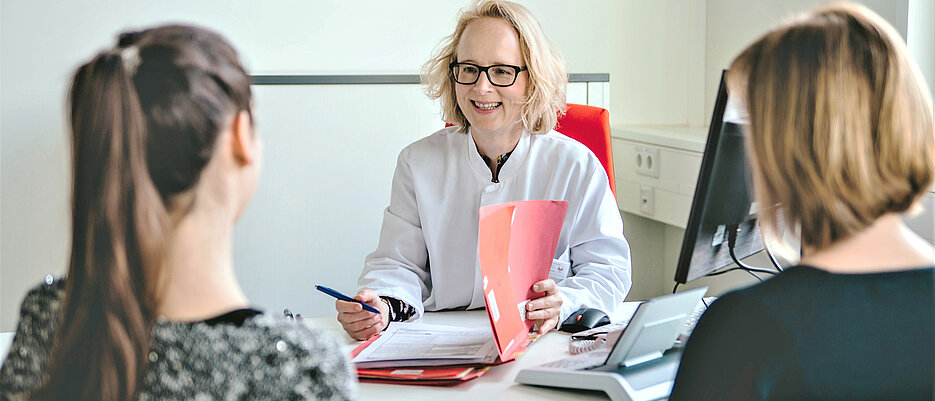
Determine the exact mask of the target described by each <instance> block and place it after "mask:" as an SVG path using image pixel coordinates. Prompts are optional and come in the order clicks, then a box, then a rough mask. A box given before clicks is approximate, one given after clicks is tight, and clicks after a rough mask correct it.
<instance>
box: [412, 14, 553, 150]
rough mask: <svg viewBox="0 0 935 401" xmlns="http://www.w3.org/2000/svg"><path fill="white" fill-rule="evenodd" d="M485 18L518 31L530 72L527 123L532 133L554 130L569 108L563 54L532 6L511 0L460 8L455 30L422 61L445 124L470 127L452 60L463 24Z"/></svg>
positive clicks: (525, 107)
mask: <svg viewBox="0 0 935 401" xmlns="http://www.w3.org/2000/svg"><path fill="white" fill-rule="evenodd" d="M481 18H500V19H502V20H504V21H506V22H507V23H508V24H510V25H511V26H512V27H513V29H515V30H516V33H517V35H518V36H519V44H520V51H521V52H522V55H523V62H524V63H525V64H526V66H527V67H528V70H527V72H528V73H529V85H528V86H527V87H526V101H525V103H524V104H523V111H522V123H523V127H524V128H525V129H526V131H528V132H531V133H534V134H543V133H547V132H549V131H551V130H552V129H553V128H555V124H556V122H557V121H558V117H559V116H561V115H562V114H564V112H565V87H566V86H567V85H568V76H567V74H566V72H565V59H564V58H563V57H562V55H561V53H560V52H559V51H558V49H557V48H556V47H555V46H554V45H553V44H552V42H550V41H549V39H548V38H547V37H546V36H545V33H544V32H543V31H542V27H541V26H540V25H539V23H538V22H537V21H536V20H535V18H533V16H532V14H531V13H530V12H529V10H527V9H526V8H525V7H523V6H521V5H519V4H516V3H513V2H509V1H501V0H479V1H475V2H474V3H473V4H472V5H471V6H469V7H468V8H466V9H464V10H462V11H461V13H460V14H459V17H458V25H457V27H455V31H454V33H452V34H451V35H450V36H448V37H446V38H444V39H442V41H441V42H440V43H439V46H438V50H437V51H436V53H435V54H434V55H433V56H432V58H431V59H430V60H429V61H428V62H426V63H425V65H423V66H422V84H423V85H424V86H425V93H426V94H427V95H428V96H429V97H430V98H432V99H439V100H440V101H441V108H442V119H443V120H444V121H445V122H446V123H450V124H454V125H456V126H459V127H460V129H459V130H460V131H461V132H465V133H466V132H467V130H468V127H470V122H469V121H468V120H467V118H465V117H464V113H462V112H461V109H460V108H459V107H458V99H457V97H456V95H455V85H456V84H455V81H454V79H453V78H452V76H451V71H450V69H449V67H448V65H449V64H451V63H452V62H455V61H457V57H458V55H457V49H458V43H459V42H460V41H461V36H462V34H464V30H465V28H467V26H468V25H469V24H470V23H471V22H474V21H476V20H478V19H481Z"/></svg>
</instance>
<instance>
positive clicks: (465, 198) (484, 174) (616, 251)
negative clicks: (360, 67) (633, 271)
mask: <svg viewBox="0 0 935 401" xmlns="http://www.w3.org/2000/svg"><path fill="white" fill-rule="evenodd" d="M423 82H424V83H425V85H426V87H427V93H428V94H429V96H430V97H432V98H436V99H439V100H440V102H441V106H442V110H443V118H444V119H445V121H446V122H449V123H451V124H453V125H454V126H452V127H449V128H445V129H442V130H440V131H438V132H436V133H435V134H432V135H430V136H428V137H426V138H423V139H421V140H419V141H417V142H415V143H413V144H411V145H409V146H408V147H406V148H405V149H403V151H402V152H401V153H400V155H399V159H398V161H397V165H396V173H395V176H394V178H393V187H392V194H391V197H390V205H389V206H388V207H387V208H386V210H385V212H384V217H383V229H382V231H381V233H380V242H379V245H378V246H377V249H376V250H375V251H374V252H373V253H372V254H370V255H369V256H368V257H367V258H366V263H365V266H364V269H363V272H362V273H361V276H360V280H359V285H360V288H361V290H360V292H359V293H358V294H357V296H356V299H358V300H361V301H364V302H366V303H367V304H369V305H372V306H374V307H376V308H377V309H378V310H380V314H379V315H377V314H371V313H369V312H366V311H363V310H362V307H361V305H359V304H356V303H351V302H344V301H338V302H337V303H336V305H335V308H336V309H337V311H338V321H339V322H341V324H342V325H343V327H344V330H345V331H347V332H348V334H350V335H351V337H354V338H357V339H366V338H368V337H370V336H372V335H373V334H376V333H378V332H380V331H382V330H383V329H385V328H386V327H387V325H388V324H389V322H391V321H408V320H414V319H418V318H419V317H420V316H421V315H422V313H423V312H424V311H437V310H449V309H474V308H481V307H484V296H483V293H482V291H481V280H480V269H479V266H478V262H477V232H478V210H479V209H480V208H481V207H482V206H486V205H492V204H497V203H502V202H509V201H518V200H531V199H550V200H566V201H568V212H567V214H566V216H565V220H564V222H563V226H562V232H561V235H560V237H559V243H558V247H557V249H556V250H555V255H554V261H553V263H552V269H551V271H550V274H549V279H547V280H544V281H540V282H538V283H535V284H534V285H533V290H534V291H536V292H539V293H542V296H541V297H540V298H538V299H534V300H532V301H530V302H529V303H528V304H527V306H526V308H527V319H530V320H537V321H538V327H539V331H540V332H542V333H544V332H546V331H549V330H551V329H553V328H555V327H556V326H557V325H558V323H559V322H561V321H562V320H563V319H564V318H565V317H567V316H568V315H569V314H571V313H572V312H574V311H576V310H578V309H579V308H584V307H593V308H598V309H601V310H603V311H605V312H607V313H608V314H609V315H611V316H612V317H613V316H614V313H615V312H616V310H617V309H618V308H619V306H620V305H621V304H622V302H623V300H624V298H625V297H626V295H627V292H628V291H629V289H630V285H631V279H630V249H629V245H628V244H627V242H626V239H624V237H623V223H622V222H621V219H620V214H619V211H618V210H617V205H616V201H615V198H614V196H613V193H612V192H611V191H610V186H609V184H608V180H607V175H606V172H605V171H604V169H603V168H602V166H601V164H600V162H599V161H598V159H597V157H596V156H594V154H593V153H591V152H590V151H589V150H588V149H587V148H586V147H585V146H584V145H582V144H580V143H578V142H577V141H575V140H573V139H570V138H568V137H565V136H564V135H561V134H559V133H557V132H555V131H554V130H553V128H554V127H555V124H556V121H557V118H558V114H559V113H561V112H563V110H564V108H565V87H566V85H567V76H566V73H565V66H564V60H563V59H562V56H561V55H560V54H559V53H558V51H557V50H556V49H555V48H554V47H553V46H552V45H551V43H550V42H549V40H548V39H547V38H546V37H545V35H544V34H543V32H542V28H541V27H540V26H539V24H538V22H536V20H535V19H534V18H533V17H532V15H531V14H530V13H529V11H528V10H526V9H525V8H523V7H522V6H520V5H517V4H515V3H510V2H506V1H497V0H485V1H480V2H477V3H475V4H473V5H472V6H470V7H468V9H466V10H464V11H462V13H461V15H460V18H459V21H458V25H457V28H456V29H455V32H454V33H453V34H452V35H451V36H449V37H448V38H446V40H445V41H443V43H442V45H441V49H440V51H439V52H438V54H437V55H436V56H434V57H433V58H432V59H431V60H429V62H428V63H426V65H425V66H424V68H423Z"/></svg>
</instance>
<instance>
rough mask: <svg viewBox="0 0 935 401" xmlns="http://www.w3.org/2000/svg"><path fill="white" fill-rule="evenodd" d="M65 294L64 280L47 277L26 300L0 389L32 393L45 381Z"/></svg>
mask: <svg viewBox="0 0 935 401" xmlns="http://www.w3.org/2000/svg"><path fill="white" fill-rule="evenodd" d="M64 294H65V281H64V280H61V279H55V278H53V277H52V276H47V277H46V280H45V281H44V282H43V283H40V284H38V285H36V286H35V287H32V288H31V289H30V290H29V291H28V292H27V293H26V297H24V298H23V303H22V306H21V307H20V314H19V320H18V321H17V323H16V334H15V335H14V337H13V343H12V344H11V345H10V350H9V353H8V354H7V357H6V360H5V361H3V362H2V365H3V367H2V368H0V388H2V389H4V391H7V392H9V394H15V393H20V392H26V391H29V390H31V389H33V388H35V386H37V385H39V383H40V381H41V380H42V377H43V374H44V372H45V371H46V364H47V362H48V355H49V351H50V350H51V347H52V340H53V339H54V337H55V326H56V325H57V323H58V315H59V311H60V309H61V305H62V298H63V297H64Z"/></svg>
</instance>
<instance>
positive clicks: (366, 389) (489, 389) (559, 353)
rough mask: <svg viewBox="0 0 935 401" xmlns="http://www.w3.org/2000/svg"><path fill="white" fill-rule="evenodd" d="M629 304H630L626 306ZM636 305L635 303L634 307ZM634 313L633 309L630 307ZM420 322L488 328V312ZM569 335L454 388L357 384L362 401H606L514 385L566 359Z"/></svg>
mask: <svg viewBox="0 0 935 401" xmlns="http://www.w3.org/2000/svg"><path fill="white" fill-rule="evenodd" d="M628 304H629V303H628ZM634 304H636V303H634ZM633 309H635V305H633ZM307 320H308V321H311V322H312V323H313V324H315V325H317V326H318V327H321V328H322V329H325V330H327V331H329V332H332V333H333V334H335V335H336V336H338V338H341V339H343V340H344V341H345V342H346V343H347V344H348V350H350V349H351V348H353V346H355V345H356V344H357V343H358V342H357V341H354V340H352V339H351V338H350V337H349V336H348V335H347V334H346V333H345V332H344V331H343V330H342V329H341V326H340V325H339V324H338V322H337V320H335V319H334V318H313V319H307ZM422 321H424V322H425V323H430V324H447V325H452V326H461V327H489V326H490V322H489V320H488V319H487V312H486V311H484V310H478V311H467V312H433V313H427V314H425V316H424V317H423V318H422ZM568 341H569V334H566V333H561V332H557V331H552V332H550V333H548V334H546V335H544V336H542V337H540V338H539V340H538V341H536V342H535V343H534V344H533V345H532V346H531V347H530V348H529V349H528V350H527V351H526V353H525V354H523V355H522V356H520V357H519V359H517V360H515V361H513V362H510V363H507V364H504V365H500V366H495V367H493V368H491V369H490V370H489V371H488V372H487V373H486V374H484V375H483V376H481V377H479V378H477V379H474V380H472V381H469V382H466V383H463V384H459V385H457V386H454V387H427V386H408V385H396V384H375V383H361V384H360V399H361V400H406V401H417V400H432V401H437V400H444V401H454V400H483V401H498V400H511V401H512V400H519V401H522V400H530V401H532V400H535V401H542V400H606V399H609V398H608V397H607V395H606V394H604V393H603V392H601V391H582V390H564V389H558V388H549V387H535V386H527V385H522V384H516V383H514V382H513V380H514V379H515V378H516V374H517V373H519V371H520V370H521V369H523V368H525V367H531V366H538V365H541V364H544V363H548V362H552V361H555V360H558V359H563V358H567V357H569V356H570V355H571V354H570V353H569V352H568Z"/></svg>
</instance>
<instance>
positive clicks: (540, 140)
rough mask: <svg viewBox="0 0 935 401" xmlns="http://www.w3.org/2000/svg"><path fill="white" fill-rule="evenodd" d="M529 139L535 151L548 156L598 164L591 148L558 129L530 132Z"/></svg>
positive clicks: (595, 165)
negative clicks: (541, 132)
mask: <svg viewBox="0 0 935 401" xmlns="http://www.w3.org/2000/svg"><path fill="white" fill-rule="evenodd" d="M530 141H531V142H532V146H534V147H536V148H537V152H542V153H548V154H550V156H553V157H561V158H563V159H566V160H571V161H575V162H576V163H581V164H592V165H593V167H597V166H600V160H598V158H597V156H596V155H595V154H594V152H592V151H591V149H589V148H588V147H587V146H585V145H584V144H583V143H581V142H578V140H576V139H574V138H571V137H568V136H566V135H565V134H562V133H560V132H558V131H555V130H552V131H549V132H547V133H544V134H531V135H530Z"/></svg>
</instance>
